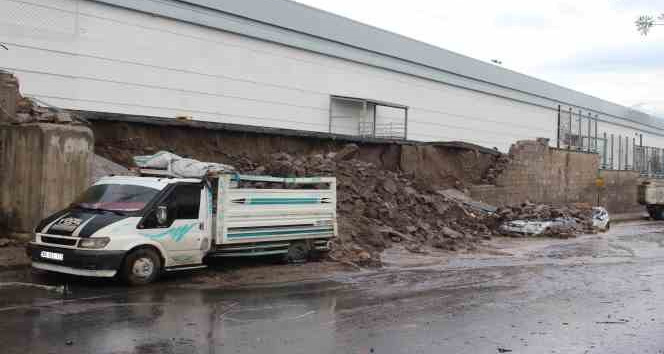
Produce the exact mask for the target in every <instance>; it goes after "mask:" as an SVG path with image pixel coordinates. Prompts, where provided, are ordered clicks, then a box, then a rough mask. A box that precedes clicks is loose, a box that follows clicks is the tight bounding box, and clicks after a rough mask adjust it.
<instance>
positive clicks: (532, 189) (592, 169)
mask: <svg viewBox="0 0 664 354" xmlns="http://www.w3.org/2000/svg"><path fill="white" fill-rule="evenodd" d="M509 156H510V158H511V161H510V162H509V164H508V165H507V166H506V168H505V170H504V171H503V172H502V173H501V174H500V175H499V176H498V177H497V178H496V181H495V184H491V185H475V186H472V187H470V191H471V195H472V197H473V198H475V199H479V200H482V201H484V202H487V203H489V204H493V205H497V206H501V205H508V204H518V203H522V202H525V201H531V202H536V203H551V204H558V203H576V202H583V203H590V204H593V205H597V196H598V193H599V196H600V205H602V206H604V207H606V208H607V209H608V210H609V211H611V212H613V213H620V212H631V211H635V210H640V207H639V205H638V204H637V202H636V191H637V185H638V183H639V182H638V178H639V173H638V172H635V171H604V170H599V164H600V161H599V156H598V155H597V154H588V153H580V152H571V151H566V150H558V149H554V148H550V147H548V145H547V142H545V141H542V140H539V141H534V140H531V141H523V142H518V143H517V144H515V145H513V146H512V148H511V149H510V154H509ZM598 176H601V177H603V178H604V179H605V187H604V188H598V187H597V186H596V184H595V180H596V179H597V177H598Z"/></svg>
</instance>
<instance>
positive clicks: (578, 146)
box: [576, 109, 583, 150]
mask: <svg viewBox="0 0 664 354" xmlns="http://www.w3.org/2000/svg"><path fill="white" fill-rule="evenodd" d="M582 121H583V113H582V112H581V110H580V109H579V135H578V136H579V145H577V147H576V149H577V150H583V131H582V130H581V123H582Z"/></svg>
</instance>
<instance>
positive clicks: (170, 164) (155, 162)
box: [134, 151, 235, 178]
mask: <svg viewBox="0 0 664 354" xmlns="http://www.w3.org/2000/svg"><path fill="white" fill-rule="evenodd" d="M134 163H135V164H136V166H138V167H140V168H150V169H157V170H165V171H168V172H170V173H171V174H173V175H174V176H176V177H180V178H203V177H204V176H205V175H207V174H209V173H222V172H234V171H235V168H234V167H233V166H229V165H224V164H221V163H215V162H201V161H198V160H194V159H188V158H184V157H181V156H179V155H176V154H174V153H172V152H168V151H159V152H157V153H156V154H153V155H143V156H134Z"/></svg>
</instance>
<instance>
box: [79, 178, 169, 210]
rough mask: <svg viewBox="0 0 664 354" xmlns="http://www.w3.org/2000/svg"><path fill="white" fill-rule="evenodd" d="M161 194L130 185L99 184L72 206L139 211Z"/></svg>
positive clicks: (147, 188)
mask: <svg viewBox="0 0 664 354" xmlns="http://www.w3.org/2000/svg"><path fill="white" fill-rule="evenodd" d="M157 193H159V190H158V189H154V188H149V187H143V186H136V185H128V184H97V185H94V186H92V187H90V188H88V190H87V191H85V192H84V193H83V194H82V195H81V196H80V197H78V199H76V201H74V202H73V203H72V206H74V207H79V208H85V209H94V210H108V211H120V212H122V211H138V210H141V209H143V208H145V206H146V205H147V204H148V203H149V202H150V200H152V198H154V196H155V195H157Z"/></svg>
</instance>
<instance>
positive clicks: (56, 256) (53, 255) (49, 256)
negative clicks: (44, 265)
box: [39, 251, 64, 261]
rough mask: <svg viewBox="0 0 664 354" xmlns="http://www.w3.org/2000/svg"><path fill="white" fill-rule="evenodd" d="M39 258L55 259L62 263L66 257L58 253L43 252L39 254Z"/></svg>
mask: <svg viewBox="0 0 664 354" xmlns="http://www.w3.org/2000/svg"><path fill="white" fill-rule="evenodd" d="M39 256H40V257H41V258H47V259H54V260H56V261H61V260H62V259H63V258H64V257H63V256H64V255H63V254H62V253H57V252H49V251H41V253H39Z"/></svg>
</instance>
